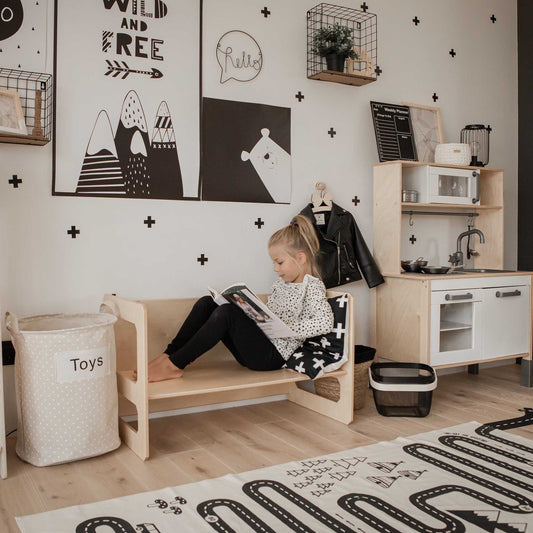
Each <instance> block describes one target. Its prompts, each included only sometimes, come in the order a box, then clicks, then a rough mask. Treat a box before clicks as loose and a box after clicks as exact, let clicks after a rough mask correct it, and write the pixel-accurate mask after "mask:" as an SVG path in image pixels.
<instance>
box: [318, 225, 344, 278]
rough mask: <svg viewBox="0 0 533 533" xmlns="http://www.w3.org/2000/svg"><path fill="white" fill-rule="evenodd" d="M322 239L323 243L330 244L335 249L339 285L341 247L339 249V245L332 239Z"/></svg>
mask: <svg viewBox="0 0 533 533" xmlns="http://www.w3.org/2000/svg"><path fill="white" fill-rule="evenodd" d="M322 237H323V238H324V240H325V241H328V242H332V243H333V244H334V245H335V246H336V247H337V284H338V285H340V283H341V247H340V244H339V243H337V241H334V240H332V239H326V237H324V236H323V235H322Z"/></svg>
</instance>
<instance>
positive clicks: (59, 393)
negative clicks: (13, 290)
mask: <svg viewBox="0 0 533 533" xmlns="http://www.w3.org/2000/svg"><path fill="white" fill-rule="evenodd" d="M6 319H7V320H6V325H7V329H8V330H9V332H10V333H11V336H12V339H13V344H14V346H15V350H16V358H15V388H16V396H17V411H18V428H17V446H16V452H17V455H18V456H19V457H20V458H21V459H23V460H24V461H27V462H28V463H31V464H33V465H35V466H47V465H53V464H58V463H65V462H69V461H75V460H78V459H85V458H87V457H93V456H95V455H100V454H102V453H106V452H109V451H111V450H114V449H115V448H118V446H119V445H120V438H119V436H118V395H117V381H116V360H115V357H116V356H115V336H114V329H113V324H114V322H115V321H116V320H117V319H116V317H115V316H114V315H112V314H107V313H94V314H71V315H64V314H61V315H42V316H34V317H27V318H22V319H20V320H18V319H17V318H16V316H14V315H13V314H10V313H7V314H6Z"/></svg>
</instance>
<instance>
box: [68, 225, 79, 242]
mask: <svg viewBox="0 0 533 533" xmlns="http://www.w3.org/2000/svg"><path fill="white" fill-rule="evenodd" d="M67 233H68V234H69V235H70V236H71V237H72V238H73V239H75V238H76V235H79V234H80V230H79V229H76V226H70V229H69V230H68V231H67Z"/></svg>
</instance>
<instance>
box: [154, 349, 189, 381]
mask: <svg viewBox="0 0 533 533" xmlns="http://www.w3.org/2000/svg"><path fill="white" fill-rule="evenodd" d="M181 376H183V370H181V369H180V368H178V367H177V366H176V365H174V364H173V363H172V362H171V361H170V359H169V358H168V355H167V354H166V353H164V354H161V355H160V356H158V357H156V358H155V359H154V360H152V361H150V364H149V365H148V383H154V382H156V381H165V380H167V379H176V378H181Z"/></svg>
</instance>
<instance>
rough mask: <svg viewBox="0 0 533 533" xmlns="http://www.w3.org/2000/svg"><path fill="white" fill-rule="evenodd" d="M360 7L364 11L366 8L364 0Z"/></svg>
mask: <svg viewBox="0 0 533 533" xmlns="http://www.w3.org/2000/svg"><path fill="white" fill-rule="evenodd" d="M360 7H361V9H362V10H363V11H364V12H365V13H366V10H367V9H368V6H367V5H366V2H363V3H362V4H361V6H360Z"/></svg>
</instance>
